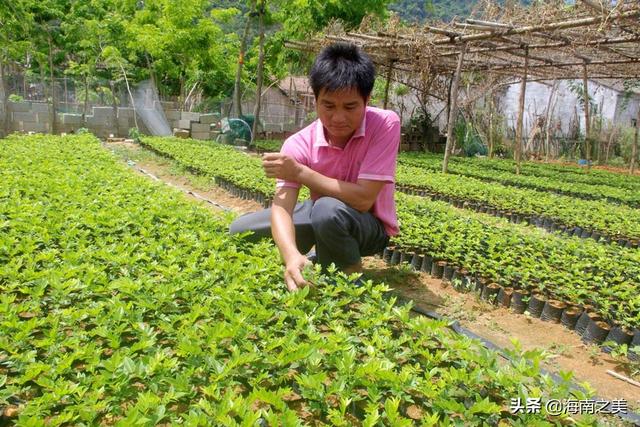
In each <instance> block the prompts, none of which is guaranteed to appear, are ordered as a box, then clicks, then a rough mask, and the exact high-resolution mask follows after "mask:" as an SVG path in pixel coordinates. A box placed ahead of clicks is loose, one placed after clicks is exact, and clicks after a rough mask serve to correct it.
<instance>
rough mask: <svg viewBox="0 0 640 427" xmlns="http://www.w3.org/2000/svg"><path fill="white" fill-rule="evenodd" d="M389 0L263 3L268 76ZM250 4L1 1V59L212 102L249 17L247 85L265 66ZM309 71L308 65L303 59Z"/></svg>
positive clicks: (223, 0)
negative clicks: (305, 46) (296, 47)
mask: <svg viewBox="0 0 640 427" xmlns="http://www.w3.org/2000/svg"><path fill="white" fill-rule="evenodd" d="M390 1H391V0H352V1H339V0H293V1H286V0H258V3H259V4H261V5H263V6H264V8H265V24H266V27H267V35H268V38H267V46H266V50H267V55H266V56H267V61H268V62H267V64H266V69H267V72H268V74H269V75H277V76H282V75H284V74H286V73H287V72H288V71H290V70H291V69H292V68H295V66H293V67H292V64H296V63H301V61H302V62H304V61H303V59H304V58H301V57H300V56H297V55H299V54H297V53H292V52H285V51H284V49H283V43H284V40H286V39H304V38H306V37H309V36H310V35H311V34H313V33H314V32H317V31H320V30H321V29H322V28H324V27H325V26H326V25H327V24H328V23H330V22H331V21H333V20H341V21H343V23H344V25H345V27H347V28H353V27H356V26H358V25H359V24H360V22H361V21H362V19H363V18H364V17H365V16H366V15H368V14H373V15H377V16H379V17H385V16H386V14H387V7H388V5H389V3H390ZM250 4H251V0H220V1H213V0H88V1H79V0H14V1H11V2H2V5H0V42H1V43H0V45H1V47H0V61H1V62H2V63H3V64H5V67H6V68H5V69H9V70H14V71H18V72H21V73H25V74H26V75H28V76H35V77H39V78H41V79H42V81H43V83H46V82H48V79H50V77H53V78H61V77H63V76H68V77H72V78H75V79H77V81H78V82H84V83H88V84H93V83H95V82H99V81H111V82H119V81H121V80H122V79H123V78H124V77H128V78H129V80H130V81H132V82H139V81H143V80H147V79H150V80H153V81H154V82H155V83H156V85H157V86H158V88H159V89H160V92H161V93H162V94H163V95H166V96H177V97H183V98H184V97H185V96H186V94H187V93H188V91H189V90H190V88H193V87H194V85H195V86H197V87H198V88H199V90H201V91H202V93H203V94H204V95H205V96H208V97H214V98H215V97H220V98H222V97H228V96H230V95H231V93H232V92H233V85H234V77H235V70H236V67H237V63H238V55H239V52H240V46H241V38H242V35H243V29H244V27H245V23H246V22H247V20H250V29H251V31H250V32H249V40H248V46H247V52H246V60H245V61H244V62H245V67H244V72H243V74H242V80H243V84H244V85H245V86H246V85H248V86H251V85H252V84H253V81H254V78H255V77H254V76H255V70H256V68H257V56H258V55H257V41H256V40H257V19H256V17H255V14H254V15H253V16H252V15H251V13H250V10H251V7H250ZM302 66H304V63H302Z"/></svg>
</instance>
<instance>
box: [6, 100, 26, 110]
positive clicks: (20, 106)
mask: <svg viewBox="0 0 640 427" xmlns="http://www.w3.org/2000/svg"><path fill="white" fill-rule="evenodd" d="M8 107H9V111H13V112H15V113H27V112H29V111H31V103H30V102H11V101H9V104H8Z"/></svg>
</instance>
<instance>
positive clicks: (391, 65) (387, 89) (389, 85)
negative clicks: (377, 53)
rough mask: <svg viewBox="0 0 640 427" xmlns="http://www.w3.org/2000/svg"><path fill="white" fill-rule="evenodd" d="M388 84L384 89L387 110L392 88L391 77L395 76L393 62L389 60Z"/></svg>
mask: <svg viewBox="0 0 640 427" xmlns="http://www.w3.org/2000/svg"><path fill="white" fill-rule="evenodd" d="M387 70H388V71H387V83H386V84H385V87H384V106H383V107H382V108H384V109H385V110H386V109H387V105H388V104H389V88H390V87H391V75H392V74H393V61H392V60H389V65H388V66H387Z"/></svg>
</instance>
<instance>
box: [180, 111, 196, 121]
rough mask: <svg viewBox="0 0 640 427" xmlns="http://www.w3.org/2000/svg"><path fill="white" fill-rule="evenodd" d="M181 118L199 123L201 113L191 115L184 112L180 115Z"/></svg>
mask: <svg viewBox="0 0 640 427" xmlns="http://www.w3.org/2000/svg"><path fill="white" fill-rule="evenodd" d="M180 118H181V119H182V120H191V121H192V122H197V121H198V120H200V113H189V112H187V111H182V112H181V113H180Z"/></svg>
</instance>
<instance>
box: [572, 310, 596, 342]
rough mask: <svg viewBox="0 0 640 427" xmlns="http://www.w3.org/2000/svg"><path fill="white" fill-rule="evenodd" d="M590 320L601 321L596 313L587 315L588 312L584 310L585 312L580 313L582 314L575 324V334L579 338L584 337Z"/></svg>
mask: <svg viewBox="0 0 640 427" xmlns="http://www.w3.org/2000/svg"><path fill="white" fill-rule="evenodd" d="M592 319H594V320H602V318H601V317H600V316H598V315H597V314H596V313H589V311H588V310H587V309H585V311H583V312H582V314H581V315H580V317H579V318H578V321H577V322H576V333H577V334H578V335H580V336H582V335H584V333H585V331H586V330H587V327H588V326H589V323H591V320H592Z"/></svg>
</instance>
